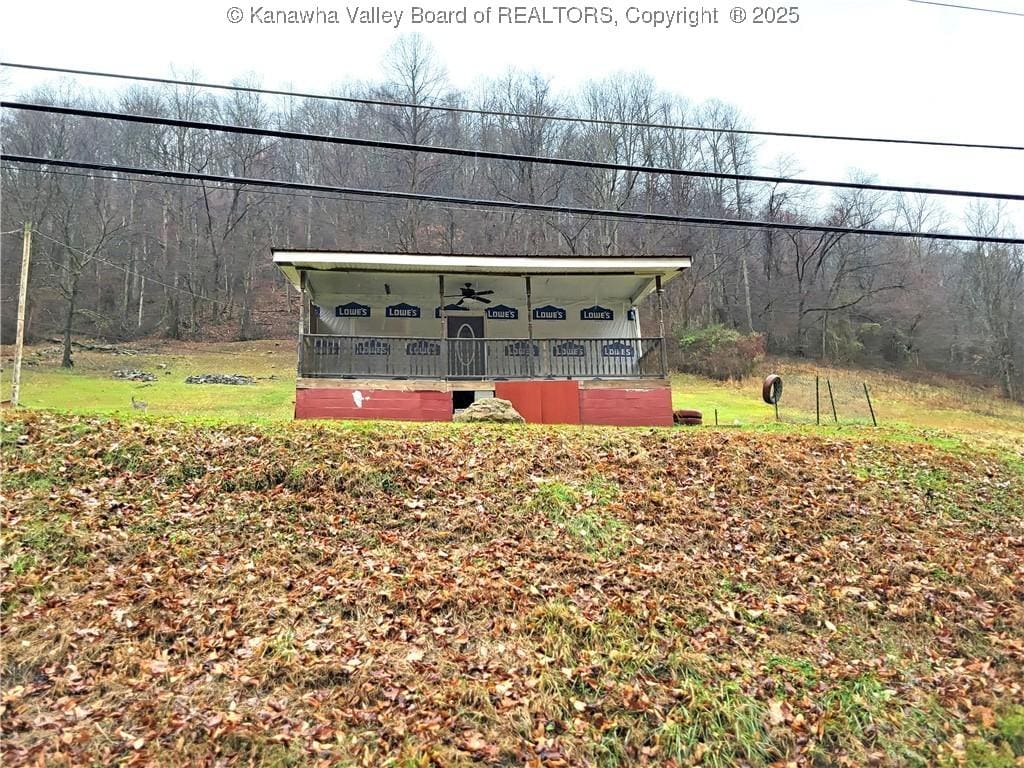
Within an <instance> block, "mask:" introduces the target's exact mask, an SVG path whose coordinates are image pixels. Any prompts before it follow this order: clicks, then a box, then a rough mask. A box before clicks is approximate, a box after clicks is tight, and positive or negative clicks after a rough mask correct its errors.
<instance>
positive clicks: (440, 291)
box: [437, 275, 450, 379]
mask: <svg viewBox="0 0 1024 768" xmlns="http://www.w3.org/2000/svg"><path fill="white" fill-rule="evenodd" d="M437 300H438V301H439V302H440V304H438V308H439V309H438V314H439V315H440V316H441V342H440V343H441V373H442V375H443V376H444V378H446V379H447V378H448V374H449V373H450V371H449V370H448V313H447V312H446V311H445V308H444V275H438V276H437Z"/></svg>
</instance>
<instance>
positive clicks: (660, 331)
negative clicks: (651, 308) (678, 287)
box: [654, 275, 668, 377]
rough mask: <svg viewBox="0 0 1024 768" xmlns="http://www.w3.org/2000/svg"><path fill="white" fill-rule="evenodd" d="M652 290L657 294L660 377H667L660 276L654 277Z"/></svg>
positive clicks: (663, 291)
mask: <svg viewBox="0 0 1024 768" xmlns="http://www.w3.org/2000/svg"><path fill="white" fill-rule="evenodd" d="M654 289H655V291H657V293H658V335H659V336H660V337H661V342H660V349H661V375H662V377H665V376H668V349H667V348H666V347H665V298H664V297H665V289H664V288H662V287H661V275H655V276H654Z"/></svg>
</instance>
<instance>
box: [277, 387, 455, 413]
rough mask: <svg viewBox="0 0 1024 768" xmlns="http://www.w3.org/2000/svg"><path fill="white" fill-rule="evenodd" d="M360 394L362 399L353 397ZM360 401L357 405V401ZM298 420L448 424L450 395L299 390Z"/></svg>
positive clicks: (378, 390)
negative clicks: (373, 420) (380, 420)
mask: <svg viewBox="0 0 1024 768" xmlns="http://www.w3.org/2000/svg"><path fill="white" fill-rule="evenodd" d="M356 392H359V394H360V395H361V398H357V397H356V396H355V393H356ZM357 399H358V400H360V401H361V407H360V405H357V404H356V401H357ZM295 418H297V419H392V420H397V421H451V420H452V396H451V393H450V392H393V391H390V390H381V389H360V390H354V389H340V388H339V389H329V388H316V389H299V390H296V392H295Z"/></svg>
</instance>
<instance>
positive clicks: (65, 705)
mask: <svg viewBox="0 0 1024 768" xmlns="http://www.w3.org/2000/svg"><path fill="white" fill-rule="evenodd" d="M2 437H3V459H4V465H5V471H4V475H3V507H4V525H3V534H2V535H3V543H2V559H0V563H2V569H3V570H2V586H0V589H2V597H3V618H4V621H3V654H4V659H3V661H4V665H3V668H4V678H3V687H4V700H3V709H2V714H0V723H2V728H3V737H4V743H5V763H6V764H8V765H27V764H35V763H37V762H45V763H46V764H51V765H53V764H69V765H70V764H74V765H80V764H104V765H106V764H112V763H115V762H117V763H120V762H123V763H126V764H133V763H139V764H172V763H173V764H182V763H189V764H194V765H213V764H218V765H260V766H270V765H273V766H284V765H356V764H359V765H387V764H390V765H403V766H407V765H408V766H412V765H423V766H426V765H431V764H440V765H460V764H467V765H468V764H481V765H483V764H487V765H498V764H528V765H552V766H557V765H603V766H611V765H626V764H645V763H646V764H676V765H691V764H700V765H709V766H726V765H751V766H767V765H773V764H779V765H787V764H796V765H812V764H814V765H865V764H880V765H921V766H926V765H929V766H930V765H942V764H948V765H959V764H967V765H973V766H1012V765H1014V759H1015V757H1014V756H1015V755H1016V756H1017V759H1018V760H1019V758H1020V756H1021V754H1022V753H1024V688H1022V683H1021V681H1022V680H1024V591H1022V588H1021V584H1024V527H1022V520H1024V501H1022V499H1024V474H1022V471H1021V464H1020V463H1019V462H1018V461H1017V460H1015V459H1013V458H1012V457H1009V456H1006V455H1005V454H1003V453H995V452H988V451H980V450H975V449H971V448H967V447H964V446H962V445H960V446H958V447H956V448H955V450H953V449H949V448H946V447H941V445H939V444H928V443H914V444H910V443H907V442H905V441H902V440H888V439H879V438H878V437H872V438H870V439H869V438H868V433H867V432H857V433H855V434H854V436H841V435H836V434H825V435H822V436H815V435H807V434H799V433H793V434H785V435H783V434H774V433H756V432H747V431H724V430H707V429H706V430H682V429H677V430H614V429H601V428H588V429H586V430H580V429H579V428H565V429H560V428H540V427H536V428H521V429H516V430H502V429H498V428H482V429H480V428H468V427H467V428H463V427H459V426H449V425H441V426H432V427H428V426H403V427H401V428H398V427H396V426H394V425H383V424H358V425H355V424H348V425H335V424H332V425H321V424H286V425H282V426H277V427H272V426H266V427H259V426H253V425H227V424H221V425H217V426H207V427H205V428H201V427H198V426H193V425H189V424H185V423H181V422H176V421H171V420H142V421H136V422H129V421H118V420H108V419H107V418H105V417H97V416H60V415H52V414H46V413H39V412H36V413H33V412H27V413H19V414H16V415H8V417H7V418H6V420H5V425H4V427H3V432H2ZM942 445H945V444H944V443H943V444H942Z"/></svg>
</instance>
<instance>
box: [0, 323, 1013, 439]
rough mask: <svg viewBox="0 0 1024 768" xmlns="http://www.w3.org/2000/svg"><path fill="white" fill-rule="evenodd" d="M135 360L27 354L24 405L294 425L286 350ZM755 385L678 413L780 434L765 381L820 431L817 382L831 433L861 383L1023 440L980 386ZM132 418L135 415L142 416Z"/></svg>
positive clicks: (698, 393) (910, 417)
mask: <svg viewBox="0 0 1024 768" xmlns="http://www.w3.org/2000/svg"><path fill="white" fill-rule="evenodd" d="M137 349H138V350H139V351H138V354H132V355H115V354H110V353H104V352H85V351H77V352H76V354H75V361H76V362H75V368H74V369H73V370H71V371H66V370H63V369H61V368H60V367H59V363H60V355H59V350H58V348H57V347H56V346H54V345H44V346H37V347H34V348H30V350H29V353H28V355H27V357H26V360H27V361H29V363H30V364H29V365H27V366H26V367H25V369H24V370H25V373H24V375H23V377H24V384H23V396H22V402H23V404H25V405H26V406H27V407H29V408H47V409H57V410H69V411H73V412H78V413H102V414H118V413H120V414H125V413H131V412H132V411H133V409H132V406H131V399H132V397H135V398H136V399H137V400H141V401H144V402H146V403H147V413H148V414H150V415H153V416H172V417H176V418H187V419H197V418H198V419H202V420H206V421H216V420H222V421H223V420H226V421H244V422H250V421H253V420H258V421H284V420H289V419H291V417H292V410H293V405H294V396H295V388H294V381H295V347H294V344H293V343H292V342H290V341H255V342H232V343H207V344H202V343H196V344H189V343H180V342H179V343H161V342H154V343H152V344H150V345H145V344H143V345H139V346H138V347H137ZM11 354H12V352H11V348H9V347H5V348H4V349H3V355H2V356H3V359H4V362H5V366H4V370H3V372H2V375H0V391H2V392H3V393H4V397H7V396H8V395H9V392H10V365H9V363H10V358H11ZM119 368H138V369H141V370H145V371H150V372H152V373H155V374H157V376H158V377H159V380H158V381H157V382H153V383H138V382H130V381H121V380H118V379H115V378H113V376H112V374H113V372H114V371H115V370H116V369H119ZM762 368H763V370H762V371H760V372H759V373H758V374H757V375H756V376H753V377H751V378H750V379H747V380H744V381H741V382H718V381H713V380H710V379H702V378H700V377H697V376H687V375H678V376H676V377H674V379H673V402H674V404H675V406H676V407H677V408H696V409H698V410H701V411H702V412H703V413H704V421H705V424H706V425H713V424H714V419H715V411H716V410H717V411H718V419H719V424H720V425H721V426H744V427H765V426H771V425H774V424H775V423H776V422H775V412H774V410H773V409H772V407H771V406H769V405H766V404H765V403H764V402H762V401H761V398H760V388H761V380H762V378H763V376H764V375H765V374H767V373H769V372H774V373H780V374H782V376H783V378H784V381H785V391H784V395H783V401H782V404H781V407H780V418H781V420H782V423H783V425H784V427H785V426H793V425H810V424H814V422H815V412H816V409H815V394H814V378H815V376H816V375H818V376H819V378H820V401H819V402H820V412H821V423H822V424H823V425H825V426H829V425H833V423H834V420H833V415H832V410H831V405H830V402H829V399H828V391H827V388H826V381H830V382H831V384H832V387H833V395H834V399H835V401H836V411H837V415H838V417H839V418H838V421H839V425H841V426H850V425H867V424H870V423H871V418H870V413H869V411H868V407H867V401H866V400H865V398H864V392H863V384H864V383H867V385H868V387H869V391H870V393H871V397H872V400H873V405H874V408H875V412H876V416H877V418H878V420H879V423H880V424H881V425H882V426H883V427H890V428H895V429H897V430H903V429H911V430H914V429H916V430H945V431H948V432H950V433H955V434H958V435H966V436H977V437H979V438H982V439H990V440H991V439H996V440H998V439H1000V438H1002V439H1003V442H1004V443H1009V442H1017V441H1020V440H1022V439H1024V406H1021V405H1016V404H1013V403H1010V402H1007V401H1005V400H1002V399H1000V398H998V397H996V396H994V395H993V394H992V393H991V392H987V391H984V390H981V389H978V388H976V387H972V386H969V385H966V384H962V383H955V382H952V381H949V380H943V379H941V378H938V377H936V378H934V379H933V381H932V383H915V382H912V381H909V380H908V379H906V378H903V377H899V376H896V375H891V374H885V373H879V372H873V371H848V370H842V369H829V368H817V367H815V366H814V365H813V364H809V363H796V362H792V361H772V362H769V363H765V364H764V365H763V366H762ZM196 373H243V374H247V375H250V376H255V377H256V378H257V382H256V383H255V384H254V385H251V386H237V387H236V386H225V385H192V384H185V383H184V382H185V378H186V377H187V376H189V375H191V374H196ZM136 415H138V414H137V413H136Z"/></svg>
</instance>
